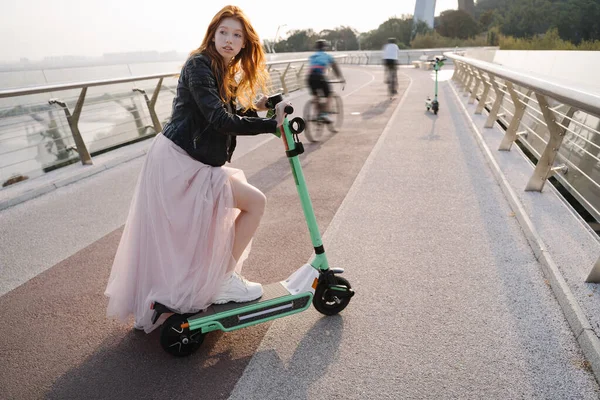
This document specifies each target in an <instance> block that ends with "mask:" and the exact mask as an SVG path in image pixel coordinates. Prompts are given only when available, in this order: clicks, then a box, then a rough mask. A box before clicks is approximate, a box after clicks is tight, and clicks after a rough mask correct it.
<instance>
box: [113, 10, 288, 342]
mask: <svg viewBox="0 0 600 400" xmlns="http://www.w3.org/2000/svg"><path fill="white" fill-rule="evenodd" d="M265 67H266V66H265V55H264V52H263V50H262V47H261V44H260V39H259V38H258V35H257V34H256V32H255V31H254V28H253V27H252V25H250V23H249V21H248V19H247V17H246V16H245V15H244V13H243V12H242V10H240V9H239V8H238V7H235V6H226V7H224V8H223V9H222V10H221V11H219V12H218V13H217V14H216V15H215V16H214V18H213V19H212V21H211V23H210V25H209V26H208V29H207V32H206V35H205V37H204V40H203V42H202V44H201V45H200V47H199V48H198V49H197V50H195V51H193V52H192V53H191V54H190V57H189V58H188V60H187V61H186V63H185V65H184V66H183V68H182V70H181V74H180V76H179V81H178V85H177V95H176V96H175V99H174V100H173V111H172V116H171V120H170V122H169V123H168V124H166V126H165V127H164V129H163V132H162V134H158V135H157V136H156V138H155V139H154V142H153V143H152V145H151V148H150V150H149V152H148V155H147V158H146V161H145V164H144V166H143V168H142V171H141V173H140V177H139V180H138V184H137V187H136V191H135V193H134V196H133V200H132V203H131V208H130V212H129V216H128V219H127V222H126V224H125V229H124V231H123V235H122V237H121V242H120V244H119V248H118V249H117V253H116V256H115V259H114V263H113V266H112V271H111V274H110V278H109V282H108V286H107V288H106V293H105V294H106V295H107V296H108V297H109V303H108V310H107V314H108V315H109V316H116V317H118V318H120V319H121V320H123V321H126V320H127V318H128V317H129V316H130V315H132V314H133V316H134V317H135V322H134V326H135V327H136V328H137V329H143V330H144V331H146V332H151V331H152V330H153V329H155V328H156V327H157V326H158V325H159V324H160V323H161V321H159V322H158V323H157V324H152V322H151V316H152V310H151V309H150V305H151V303H152V302H154V301H156V302H159V303H162V304H164V305H166V306H167V307H169V308H171V309H173V310H174V311H177V312H180V313H188V312H197V311H200V310H203V309H205V308H207V307H208V306H209V305H210V304H211V303H226V302H229V301H235V302H244V301H251V300H255V299H257V298H259V297H260V296H261V295H262V286H261V285H260V284H258V283H253V282H248V281H247V280H245V279H244V278H243V277H241V276H240V275H239V271H240V269H241V265H242V263H243V261H244V259H245V258H246V257H247V254H248V251H249V249H250V242H251V240H252V236H253V235H254V233H255V231H256V229H257V227H258V225H259V223H260V220H261V217H262V215H263V212H264V209H265V204H266V198H265V196H264V194H263V193H262V192H260V191H259V190H258V189H257V188H255V187H253V186H252V185H250V184H248V183H247V182H246V179H245V176H244V174H243V172H242V171H241V170H237V169H233V168H229V167H225V166H223V165H224V164H225V162H230V161H231V156H232V154H233V151H234V149H235V145H236V135H256V134H259V133H274V132H276V130H277V129H279V127H280V126H281V125H282V123H283V120H284V117H285V114H284V111H283V110H284V107H285V106H286V105H289V104H290V103H289V102H281V103H279V104H278V105H277V108H276V118H275V119H267V118H260V117H258V114H257V113H256V111H257V110H258V111H262V110H266V108H265V103H266V100H267V98H266V96H264V95H263V96H262V97H261V98H260V100H259V101H258V102H257V103H256V104H252V99H255V98H257V94H258V93H259V91H261V92H262V93H266V83H267V80H268V73H267V71H266V69H265ZM236 103H237V104H239V105H240V106H241V109H240V110H236Z"/></svg>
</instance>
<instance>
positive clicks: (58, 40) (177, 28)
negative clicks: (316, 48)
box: [0, 0, 458, 61]
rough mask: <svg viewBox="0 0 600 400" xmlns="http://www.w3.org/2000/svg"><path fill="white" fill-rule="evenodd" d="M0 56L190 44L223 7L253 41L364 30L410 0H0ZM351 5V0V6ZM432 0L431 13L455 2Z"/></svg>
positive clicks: (408, 9) (183, 48) (409, 8)
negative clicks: (294, 33)
mask: <svg viewBox="0 0 600 400" xmlns="http://www.w3.org/2000/svg"><path fill="white" fill-rule="evenodd" d="M0 2H1V3H2V11H1V12H0V38H2V39H1V40H0V60H3V61H18V60H19V59H20V58H29V59H30V60H40V59H43V58H44V57H47V56H50V57H56V56H65V55H80V56H89V57H96V56H101V55H102V54H104V53H119V52H128V51H159V52H164V51H172V50H175V51H179V52H186V53H187V52H189V51H191V50H193V49H195V48H197V47H198V46H199V45H200V43H201V42H202V39H203V37H204V33H205V32H206V28H207V26H208V23H209V22H210V20H211V19H212V17H213V16H214V15H215V14H216V13H217V12H218V11H219V10H220V9H221V8H222V7H223V6H225V5H228V4H233V5H237V6H239V7H241V8H242V10H244V12H245V13H246V15H247V16H248V17H249V19H250V22H251V23H252V25H253V26H254V28H255V30H256V31H257V32H258V34H259V36H260V37H261V39H274V38H275V35H276V33H277V31H278V30H279V36H280V37H282V38H286V37H287V33H288V32H289V31H291V30H306V29H313V30H314V31H316V32H319V31H321V30H323V29H335V28H337V27H340V26H348V27H351V28H354V29H356V30H357V31H358V32H368V31H370V30H373V29H377V27H378V26H379V25H380V24H382V23H383V22H385V21H386V20H387V19H389V18H392V17H400V16H401V15H403V14H410V15H412V14H413V12H414V9H415V0H399V1H390V0H362V1H361V0H358V1H353V2H351V1H350V0H344V1H340V0H297V1H281V0H280V1H274V0H269V1H265V0H237V1H235V2H230V1H220V0H175V1H164V0H163V1H159V0H0ZM352 3H354V4H352ZM457 3H458V1H457V0H437V3H436V12H435V15H439V13H440V12H442V11H445V10H448V9H456V8H457V7H458V5H457Z"/></svg>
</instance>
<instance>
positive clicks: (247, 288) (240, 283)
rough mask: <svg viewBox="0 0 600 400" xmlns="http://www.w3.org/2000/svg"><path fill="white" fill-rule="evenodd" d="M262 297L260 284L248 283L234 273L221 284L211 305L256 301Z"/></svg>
mask: <svg viewBox="0 0 600 400" xmlns="http://www.w3.org/2000/svg"><path fill="white" fill-rule="evenodd" d="M262 295H263V288H262V285H261V284H260V283H256V282H250V281H248V280H247V279H245V278H244V277H243V276H241V275H239V274H238V273H237V272H234V273H233V274H232V275H231V276H230V277H229V278H227V279H225V281H224V282H223V283H222V284H221V287H220V288H219V291H218V292H217V294H216V295H215V297H213V300H212V303H213V304H225V303H229V302H230V301H234V302H236V303H244V302H246V301H252V300H256V299H258V298H259V297H261V296H262Z"/></svg>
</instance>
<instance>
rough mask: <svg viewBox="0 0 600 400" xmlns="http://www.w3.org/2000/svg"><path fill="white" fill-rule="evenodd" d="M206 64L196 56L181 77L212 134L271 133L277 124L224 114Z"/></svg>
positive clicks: (267, 120)
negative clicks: (213, 132) (184, 75)
mask: <svg viewBox="0 0 600 400" xmlns="http://www.w3.org/2000/svg"><path fill="white" fill-rule="evenodd" d="M209 63H210V61H208V59H207V58H205V57H203V56H200V57H194V58H192V59H191V60H189V61H188V63H187V65H186V67H185V74H186V79H187V84H188V88H189V90H190V92H191V94H192V97H193V98H194V101H195V102H196V105H197V106H198V108H199V109H200V112H202V115H204V118H206V120H207V122H208V123H209V124H210V125H211V128H212V129H214V130H215V131H216V132H219V133H223V134H228V135H257V134H259V133H274V132H276V130H277V122H276V121H275V120H273V119H268V118H260V117H240V116H238V115H236V114H232V113H229V112H227V109H226V108H225V106H224V104H223V102H222V101H221V98H220V96H219V90H218V88H217V83H216V79H215V76H214V74H213V73H212V70H211V69H210V64H209Z"/></svg>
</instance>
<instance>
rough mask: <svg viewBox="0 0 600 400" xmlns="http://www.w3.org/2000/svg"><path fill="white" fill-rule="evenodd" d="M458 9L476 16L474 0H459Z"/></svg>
mask: <svg viewBox="0 0 600 400" xmlns="http://www.w3.org/2000/svg"><path fill="white" fill-rule="evenodd" d="M458 9H459V10H462V11H464V12H466V13H467V14H469V15H470V16H471V17H474V16H475V4H474V1H473V0H458Z"/></svg>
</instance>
